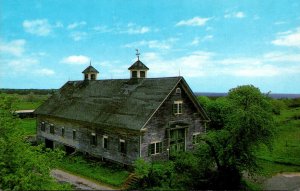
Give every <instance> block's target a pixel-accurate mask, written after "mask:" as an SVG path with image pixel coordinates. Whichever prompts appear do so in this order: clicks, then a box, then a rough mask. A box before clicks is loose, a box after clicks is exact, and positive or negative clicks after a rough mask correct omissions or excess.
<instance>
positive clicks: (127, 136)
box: [37, 115, 139, 164]
mask: <svg viewBox="0 0 300 191" xmlns="http://www.w3.org/2000/svg"><path fill="white" fill-rule="evenodd" d="M43 121H44V122H46V128H45V132H43V131H41V128H40V123H41V122H43ZM50 124H53V125H54V129H55V134H54V135H53V134H51V133H50ZM62 127H64V129H65V135H64V137H62V131H61V129H62ZM73 129H74V130H76V139H75V140H73ZM91 133H95V134H96V136H97V145H96V146H94V145H91ZM103 135H106V136H108V149H104V148H103V141H102V140H103ZM37 137H38V139H39V140H40V141H41V142H44V141H45V138H46V139H49V140H53V141H54V146H55V147H59V146H63V145H67V146H70V147H73V148H75V149H76V150H78V151H81V152H86V153H89V154H90V155H93V156H95V157H99V158H102V157H103V158H105V159H109V160H113V161H116V162H120V163H124V164H131V163H132V162H133V161H134V160H136V159H137V158H138V156H139V136H138V135H137V132H127V131H122V130H116V129H103V128H99V127H94V126H91V125H85V124H81V123H79V122H78V123H77V122H73V121H68V120H64V119H58V118H53V117H48V116H41V115H39V116H38V117H37ZM120 139H123V140H125V143H126V150H127V152H126V154H123V153H121V152H120V151H119V144H120V143H119V140H120Z"/></svg>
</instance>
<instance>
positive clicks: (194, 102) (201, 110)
mask: <svg viewBox="0 0 300 191" xmlns="http://www.w3.org/2000/svg"><path fill="white" fill-rule="evenodd" d="M182 80H183V83H184V86H185V87H187V88H188V91H187V92H189V93H191V94H192V96H189V94H188V96H189V98H190V99H191V100H192V102H193V104H194V105H195V106H196V108H197V110H198V112H199V113H200V114H201V115H202V117H203V120H202V121H205V122H210V119H209V117H208V116H207V114H206V112H205V110H204V109H203V108H202V106H201V105H200V104H199V102H198V101H197V100H196V99H195V98H196V96H195V94H194V93H193V91H192V90H191V88H190V87H189V86H188V84H187V83H186V81H185V80H184V78H183V77H182V76H180V78H179V80H178V82H177V83H176V84H175V86H174V87H173V88H172V90H171V91H170V92H169V93H168V95H167V96H166V97H165V99H164V100H163V101H162V102H161V103H160V104H159V106H158V107H157V108H156V109H155V111H154V112H153V113H152V114H151V115H150V117H149V118H148V120H147V121H146V122H145V123H144V125H143V126H142V128H141V130H142V129H144V128H145V126H146V125H147V124H148V122H149V121H150V120H151V119H152V117H153V116H154V114H155V113H156V112H157V111H158V110H159V109H160V107H161V106H162V104H163V103H164V102H165V101H166V100H167V99H168V98H169V96H170V94H171V93H172V92H173V90H174V89H175V88H176V87H177V85H178V84H179V83H180V82H181V81H182Z"/></svg>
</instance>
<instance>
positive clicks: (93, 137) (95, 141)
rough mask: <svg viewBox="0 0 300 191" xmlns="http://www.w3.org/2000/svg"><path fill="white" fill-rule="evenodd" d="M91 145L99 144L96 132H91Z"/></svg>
mask: <svg viewBox="0 0 300 191" xmlns="http://www.w3.org/2000/svg"><path fill="white" fill-rule="evenodd" d="M91 145H93V146H97V135H96V133H91Z"/></svg>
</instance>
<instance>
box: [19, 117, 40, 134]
mask: <svg viewBox="0 0 300 191" xmlns="http://www.w3.org/2000/svg"><path fill="white" fill-rule="evenodd" d="M35 123H36V119H35V118H25V119H20V123H19V124H18V127H19V128H22V131H23V133H24V135H25V136H29V135H35V134H36V127H35Z"/></svg>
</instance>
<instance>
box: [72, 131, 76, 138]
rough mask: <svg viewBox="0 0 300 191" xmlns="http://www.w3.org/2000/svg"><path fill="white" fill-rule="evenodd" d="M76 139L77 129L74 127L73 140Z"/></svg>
mask: <svg viewBox="0 0 300 191" xmlns="http://www.w3.org/2000/svg"><path fill="white" fill-rule="evenodd" d="M75 139H76V130H75V129H73V140H75Z"/></svg>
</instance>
